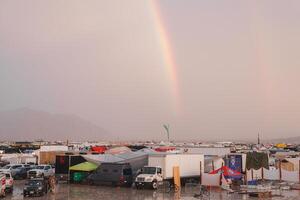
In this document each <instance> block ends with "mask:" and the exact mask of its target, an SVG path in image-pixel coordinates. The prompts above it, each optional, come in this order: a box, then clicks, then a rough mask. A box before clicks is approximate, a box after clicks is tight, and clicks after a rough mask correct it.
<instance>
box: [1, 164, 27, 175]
mask: <svg viewBox="0 0 300 200" xmlns="http://www.w3.org/2000/svg"><path fill="white" fill-rule="evenodd" d="M27 166H29V165H27V164H9V165H5V166H4V167H2V168H1V169H0V173H1V172H10V173H11V175H12V177H15V175H16V174H17V172H18V171H19V169H18V168H21V167H27Z"/></svg>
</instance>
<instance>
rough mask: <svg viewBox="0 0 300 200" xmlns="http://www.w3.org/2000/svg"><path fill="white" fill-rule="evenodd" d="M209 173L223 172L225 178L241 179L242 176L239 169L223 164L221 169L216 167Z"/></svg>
mask: <svg viewBox="0 0 300 200" xmlns="http://www.w3.org/2000/svg"><path fill="white" fill-rule="evenodd" d="M209 174H223V175H224V177H225V178H227V179H229V178H230V179H240V178H241V177H242V174H241V173H240V172H238V171H235V170H232V169H230V168H229V167H227V166H223V167H221V168H219V169H216V170H214V171H212V172H210V173H209Z"/></svg>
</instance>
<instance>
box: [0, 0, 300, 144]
mask: <svg viewBox="0 0 300 200" xmlns="http://www.w3.org/2000/svg"><path fill="white" fill-rule="evenodd" d="M158 5H159V8H160V12H161V16H162V21H163V24H164V25H165V27H164V28H165V29H166V31H167V32H168V36H169V41H170V45H171V46H172V51H173V56H174V58H175V61H176V63H177V66H176V69H177V72H178V74H177V76H178V87H179V93H180V105H179V106H180V109H178V110H176V109H174V107H173V106H172V102H174V101H173V98H175V97H174V96H173V95H172V92H171V91H172V88H171V87H172V84H170V82H169V81H168V80H169V77H168V76H169V75H168V73H167V72H166V67H165V66H164V65H165V63H164V62H163V59H162V58H163V56H162V55H161V44H160V42H159V40H158V38H157V26H156V23H155V19H154V13H153V9H151V4H150V2H149V1H146V0H145V1H141V0H126V1H124V0H106V1H105V0H101V1H99V0H87V1H79V0H68V1H58V0H45V1H39V0H35V1H33V0H27V1H17V0H0V94H1V96H0V111H1V110H14V109H18V108H20V107H28V108H31V109H36V110H43V111H47V112H51V113H62V114H75V115H78V116H80V117H82V118H84V119H86V120H89V121H91V122H93V123H95V124H96V125H98V126H100V127H103V128H104V129H106V130H108V131H109V132H111V133H112V134H114V135H117V136H118V137H120V138H122V139H163V138H165V137H164V136H165V135H164V134H163V128H162V124H164V123H169V124H170V126H171V138H172V139H178V140H181V139H187V140H193V139H197V140H201V139H224V140H227V139H233V138H234V139H249V138H252V139H253V138H256V136H257V133H258V132H260V133H261V135H263V137H264V138H278V137H283V136H298V135H299V130H300V123H299V119H300V89H299V86H300V78H299V76H300V55H299V53H300V37H299V35H300V20H299V19H300V1H298V0H294V1H293V0H290V1H284V0H281V1H279V0H278V1H274V0H269V1H267V0H266V1H260V0H256V1H255V0H244V1H230V0H226V1H225V0H224V1H220V0H216V1H214V0H207V1H199V0H189V1H184V0H161V1H158Z"/></svg>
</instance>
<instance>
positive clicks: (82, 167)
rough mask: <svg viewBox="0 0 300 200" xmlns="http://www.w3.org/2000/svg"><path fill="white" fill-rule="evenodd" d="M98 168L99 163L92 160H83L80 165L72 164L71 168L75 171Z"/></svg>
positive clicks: (88, 170) (87, 170)
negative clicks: (91, 161)
mask: <svg viewBox="0 0 300 200" xmlns="http://www.w3.org/2000/svg"><path fill="white" fill-rule="evenodd" d="M97 168H98V165H96V164H94V163H90V162H83V163H80V164H78V165H74V166H71V167H70V168H69V169H70V170H73V171H83V172H90V171H94V170H96V169H97Z"/></svg>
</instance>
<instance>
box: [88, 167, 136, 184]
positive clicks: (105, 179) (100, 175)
mask: <svg viewBox="0 0 300 200" xmlns="http://www.w3.org/2000/svg"><path fill="white" fill-rule="evenodd" d="M87 179H88V182H89V183H90V184H106V183H110V184H112V185H114V186H117V185H118V186H131V185H132V182H133V174H132V168H131V166H130V164H129V163H102V164H101V165H100V166H99V167H98V168H97V169H96V171H95V172H94V173H92V174H90V175H89V176H88V178H87Z"/></svg>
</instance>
